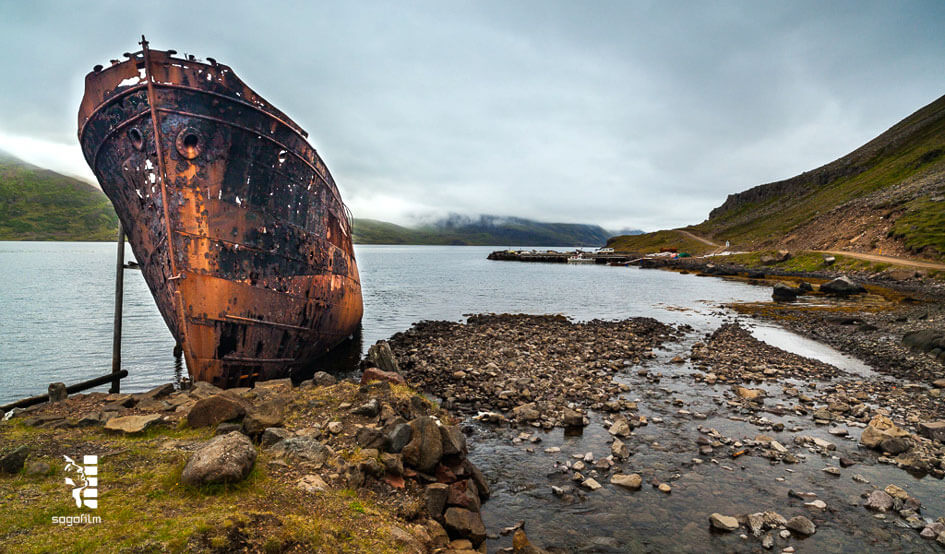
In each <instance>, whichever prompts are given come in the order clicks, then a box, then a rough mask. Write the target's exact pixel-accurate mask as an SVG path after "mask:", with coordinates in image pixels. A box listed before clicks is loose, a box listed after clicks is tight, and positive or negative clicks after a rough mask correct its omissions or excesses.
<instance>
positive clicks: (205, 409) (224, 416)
mask: <svg viewBox="0 0 945 554" xmlns="http://www.w3.org/2000/svg"><path fill="white" fill-rule="evenodd" d="M245 413H246V408H244V407H243V406H242V405H240V404H239V402H237V401H236V400H233V399H232V398H230V397H229V396H227V395H223V394H216V395H213V396H208V397H206V398H201V399H200V400H198V401H197V403H196V404H194V405H193V406H191V408H190V411H189V412H187V425H189V426H191V427H194V428H197V427H213V426H214V425H216V424H218V423H222V422H224V421H230V420H232V419H236V418H239V417H242V416H243V415H244V414H245Z"/></svg>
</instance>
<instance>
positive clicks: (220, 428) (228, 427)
mask: <svg viewBox="0 0 945 554" xmlns="http://www.w3.org/2000/svg"><path fill="white" fill-rule="evenodd" d="M233 431H239V432H240V433H242V432H243V424H242V423H237V422H223V423H221V424H219V425H217V428H216V429H215V430H214V431H213V434H214V435H226V434H227V433H232V432H233Z"/></svg>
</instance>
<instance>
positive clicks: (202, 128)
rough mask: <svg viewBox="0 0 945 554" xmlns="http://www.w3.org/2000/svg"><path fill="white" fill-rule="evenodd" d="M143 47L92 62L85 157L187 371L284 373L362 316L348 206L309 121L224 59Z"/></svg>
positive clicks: (241, 381) (215, 379)
mask: <svg viewBox="0 0 945 554" xmlns="http://www.w3.org/2000/svg"><path fill="white" fill-rule="evenodd" d="M141 45H142V50H141V51H140V52H136V53H134V54H132V55H130V56H129V57H128V59H127V60H126V61H124V62H121V63H116V64H113V65H112V66H111V67H108V68H106V69H100V70H97V71H93V72H92V73H90V74H89V75H87V76H86V79H85V96H84V98H83V100H82V104H81V107H80V109H79V142H80V144H81V145H82V151H83V154H84V155H85V158H86V161H88V163H89V165H90V166H91V168H92V170H93V171H94V172H95V175H96V177H97V178H98V180H99V183H100V184H101V186H102V190H103V191H104V192H105V194H106V195H107V196H108V198H109V199H110V200H111V201H112V203H113V204H114V205H115V209H116V211H117V212H118V216H119V218H120V220H121V223H122V225H123V227H124V228H125V231H126V233H127V234H128V238H129V242H130V243H131V246H132V249H133V251H134V253H135V257H136V258H137V259H138V261H139V263H140V264H141V269H142V273H143V275H144V277H145V280H146V281H147V284H148V287H149V289H150V290H151V294H152V295H153V296H154V300H155V302H156V303H157V305H158V308H159V310H160V312H161V315H162V316H163V318H164V321H165V322H166V323H167V325H168V328H169V329H170V330H171V333H172V334H173V335H174V337H175V339H177V341H178V342H179V343H180V344H181V345H182V346H183V350H184V355H185V358H186V361H187V367H188V370H189V372H190V375H191V376H192V377H193V378H194V379H195V380H202V381H209V382H212V383H214V384H217V385H220V386H245V385H248V384H250V383H252V382H253V381H255V380H257V379H269V378H274V377H279V376H285V375H287V374H288V373H289V372H290V371H292V370H293V369H294V368H296V367H298V366H300V365H303V364H305V363H306V362H308V361H310V360H311V359H313V358H314V357H317V356H319V355H321V354H323V353H324V352H326V351H327V350H329V349H330V348H331V347H333V346H335V345H337V344H338V343H340V342H341V341H342V340H344V339H345V338H346V337H348V336H349V335H351V334H352V333H354V332H355V330H356V329H357V326H358V324H359V322H360V320H361V315H362V313H363V306H362V299H361V285H360V279H359V276H358V268H357V263H356V261H355V258H354V250H353V248H352V245H351V221H350V216H349V214H348V211H347V208H346V207H345V206H344V204H343V203H342V201H341V196H340V194H339V193H338V188H337V186H336V185H335V182H334V180H333V179H332V177H331V174H330V173H329V171H328V168H327V167H326V166H325V164H324V162H323V161H322V159H321V158H320V157H319V155H318V154H317V153H316V151H315V149H314V148H312V146H311V145H310V144H309V143H308V141H307V140H306V138H307V134H306V133H305V131H303V130H302V129H301V128H300V127H299V126H298V125H297V124H296V123H295V122H293V121H292V120H291V119H289V118H288V117H287V116H286V115H285V114H283V113H282V112H281V111H279V110H278V109H276V108H275V107H273V106H272V105H271V104H269V103H268V102H267V101H265V100H264V99H262V98H261V97H260V96H259V95H257V94H256V93H255V92H254V91H253V90H252V89H250V88H249V87H248V86H247V85H246V84H244V83H243V82H242V81H241V80H240V79H239V78H238V77H237V76H236V75H235V74H234V73H233V71H232V70H231V69H230V68H229V67H227V66H225V65H222V64H219V63H209V64H207V63H202V62H200V61H198V60H196V59H192V58H188V59H183V58H176V57H174V56H173V51H157V50H150V49H149V48H148V43H147V41H145V40H144V38H143V37H142V43H141Z"/></svg>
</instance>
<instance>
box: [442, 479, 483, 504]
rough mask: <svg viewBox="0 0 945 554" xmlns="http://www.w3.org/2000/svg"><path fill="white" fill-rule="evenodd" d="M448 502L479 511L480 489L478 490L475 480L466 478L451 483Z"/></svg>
mask: <svg viewBox="0 0 945 554" xmlns="http://www.w3.org/2000/svg"><path fill="white" fill-rule="evenodd" d="M446 504H447V505H448V506H458V507H460V508H466V509H467V510H470V511H473V512H478V511H479V508H480V500H479V491H478V490H476V484H475V483H474V482H473V480H472V479H466V480H465V481H456V482H455V483H453V484H451V485H450V488H449V495H448V496H447V499H446Z"/></svg>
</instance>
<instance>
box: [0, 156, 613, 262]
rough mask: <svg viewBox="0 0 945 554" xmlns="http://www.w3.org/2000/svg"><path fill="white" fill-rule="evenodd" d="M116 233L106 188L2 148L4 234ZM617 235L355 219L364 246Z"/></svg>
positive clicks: (587, 229) (547, 227)
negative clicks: (104, 189) (16, 155)
mask: <svg viewBox="0 0 945 554" xmlns="http://www.w3.org/2000/svg"><path fill="white" fill-rule="evenodd" d="M117 232H118V217H117V216H116V215H115V211H114V209H113V208H112V205H111V203H110V202H109V201H108V198H107V197H106V196H105V194H103V193H102V191H101V190H99V189H97V188H96V187H93V186H92V185H90V184H88V183H86V182H84V181H81V180H79V179H75V178H73V177H67V176H65V175H61V174H59V173H56V172H54V171H50V170H47V169H42V168H39V167H36V166H34V165H31V164H28V163H26V162H24V161H22V160H19V159H17V158H16V157H14V156H11V155H10V154H8V153H6V152H3V151H0V240H77V241H85V240H95V241H103V240H114V239H115V236H116V234H117ZM611 234H612V233H608V232H607V231H605V230H604V229H603V228H601V227H599V226H597V225H582V224H575V223H540V222H537V221H532V220H529V219H523V218H518V217H499V216H493V215H483V216H478V217H475V218H472V217H467V216H462V215H457V214H450V215H449V216H448V217H446V218H443V219H441V220H439V221H436V222H435V223H432V224H427V225H422V226H419V227H415V228H410V227H403V226H400V225H395V224H393V223H387V222H384V221H377V220H373V219H357V218H356V219H355V220H354V241H355V243H360V244H457V245H463V244H468V245H509V246H600V245H602V244H604V243H605V242H607V238H608V237H609V236H611Z"/></svg>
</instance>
